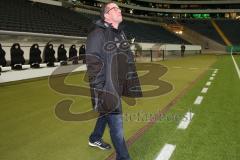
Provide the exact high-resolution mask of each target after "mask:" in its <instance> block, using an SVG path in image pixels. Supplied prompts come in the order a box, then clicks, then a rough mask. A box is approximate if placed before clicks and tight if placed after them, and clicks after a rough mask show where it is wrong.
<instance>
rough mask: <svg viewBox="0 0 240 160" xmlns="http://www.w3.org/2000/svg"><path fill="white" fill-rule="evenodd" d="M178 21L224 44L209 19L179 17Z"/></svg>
mask: <svg viewBox="0 0 240 160" xmlns="http://www.w3.org/2000/svg"><path fill="white" fill-rule="evenodd" d="M178 22H179V23H180V24H182V25H184V26H186V27H188V28H190V29H192V30H194V31H196V32H198V33H200V34H202V35H204V36H206V37H208V38H210V39H212V40H214V41H216V42H218V43H220V44H222V45H225V43H224V41H223V40H222V38H221V37H220V36H219V34H218V33H217V31H216V30H215V28H214V27H213V25H212V24H211V21H210V20H207V19H204V20H200V19H198V20H194V19H181V20H178Z"/></svg>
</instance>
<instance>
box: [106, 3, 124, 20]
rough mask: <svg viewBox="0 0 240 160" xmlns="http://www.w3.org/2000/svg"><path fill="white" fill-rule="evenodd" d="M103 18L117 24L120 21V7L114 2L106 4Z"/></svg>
mask: <svg viewBox="0 0 240 160" xmlns="http://www.w3.org/2000/svg"><path fill="white" fill-rule="evenodd" d="M105 18H106V19H107V20H109V21H112V22H114V23H118V24H119V23H121V22H122V13H121V9H120V8H119V7H118V6H117V5H116V4H115V3H110V4H108V5H107V8H106V12H105Z"/></svg>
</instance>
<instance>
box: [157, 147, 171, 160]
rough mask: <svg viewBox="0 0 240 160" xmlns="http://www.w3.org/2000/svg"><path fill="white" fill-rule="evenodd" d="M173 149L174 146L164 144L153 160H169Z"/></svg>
mask: <svg viewBox="0 0 240 160" xmlns="http://www.w3.org/2000/svg"><path fill="white" fill-rule="evenodd" d="M175 148H176V145H172V144H165V145H164V147H163V148H162V149H161V151H160V153H159V155H158V156H157V158H156V159H155V160H169V159H170V157H171V155H172V153H173V151H174V150H175Z"/></svg>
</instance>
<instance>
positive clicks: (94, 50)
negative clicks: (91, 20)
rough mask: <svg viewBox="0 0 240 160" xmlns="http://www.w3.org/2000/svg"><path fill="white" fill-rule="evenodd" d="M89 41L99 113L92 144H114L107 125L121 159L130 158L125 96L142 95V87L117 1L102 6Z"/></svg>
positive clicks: (89, 67)
mask: <svg viewBox="0 0 240 160" xmlns="http://www.w3.org/2000/svg"><path fill="white" fill-rule="evenodd" d="M100 14H101V20H98V21H97V22H96V24H95V28H94V30H93V31H91V32H90V34H89V35H88V38H87V43H86V64H87V72H88V76H89V83H90V91H91V96H92V98H91V99H92V104H93V109H94V110H95V111H97V112H98V113H99V117H98V119H97V122H96V126H95V128H94V131H93V132H92V134H91V135H90V137H89V145H90V146H92V147H98V148H100V149H103V150H105V149H110V148H111V146H110V145H109V144H107V143H106V142H104V141H103V140H102V136H103V133H104V130H105V128H106V125H108V127H109V129H110V136H111V140H112V143H113V146H114V148H115V150H116V159H117V160H130V159H131V158H130V156H129V153H128V150H127V146H126V143H125V140H124V135H123V118H122V104H121V96H127V97H141V96H142V91H141V87H140V82H139V79H138V75H137V72H136V67H135V64H134V59H133V54H132V52H131V50H130V45H129V43H128V41H127V39H126V37H125V34H124V32H123V31H122V30H121V29H120V28H119V24H120V23H121V22H122V14H121V10H120V8H119V7H118V6H117V5H116V4H115V3H113V2H111V3H107V4H105V5H103V6H102V8H101V13H100Z"/></svg>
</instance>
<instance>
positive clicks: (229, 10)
mask: <svg viewBox="0 0 240 160" xmlns="http://www.w3.org/2000/svg"><path fill="white" fill-rule="evenodd" d="M96 1H98V2H102V3H107V2H109V0H96ZM137 1H142V2H151V3H153V2H156V3H162V2H164V4H167V3H168V2H169V4H170V5H171V4H173V5H174V4H177V5H180V4H196V5H198V4H199V5H201V4H206V5H209V4H212V5H214V4H215V5H216V4H218V5H224V4H235V5H238V4H239V5H240V0H232V1H229V0H214V1H183V0H181V1H176V0H174V1H170V0H166V1H164V0H137ZM115 3H117V4H118V5H119V6H120V7H123V8H128V9H134V10H140V11H149V12H161V13H240V8H154V7H150V6H149V7H147V6H140V5H137V4H132V3H131V4H125V3H120V2H115Z"/></svg>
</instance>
